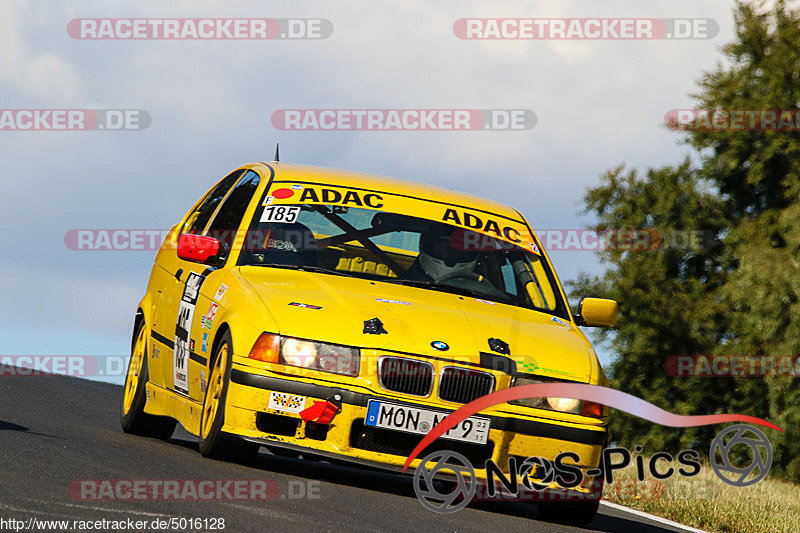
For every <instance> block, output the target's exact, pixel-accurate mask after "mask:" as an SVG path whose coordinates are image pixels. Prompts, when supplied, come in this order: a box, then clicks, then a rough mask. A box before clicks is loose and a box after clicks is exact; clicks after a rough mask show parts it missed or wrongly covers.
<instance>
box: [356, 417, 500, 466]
mask: <svg viewBox="0 0 800 533" xmlns="http://www.w3.org/2000/svg"><path fill="white" fill-rule="evenodd" d="M421 438H422V435H414V434H411V433H402V432H399V431H392V430H391V429H383V428H373V427H370V426H365V425H364V419H363V418H359V419H357V420H355V421H354V422H353V425H352V427H351V430H350V446H352V447H353V448H358V449H359V450H367V451H370V452H377V453H388V454H390V455H400V456H403V457H408V456H409V455H411V452H412V451H414V448H415V447H416V446H417V444H419V441H420V439H421ZM440 450H451V451H454V452H458V453H460V454H461V455H463V456H464V457H466V458H467V459H468V460H469V461H470V462H471V463H472V466H474V467H475V468H479V469H485V468H486V465H485V463H486V460H487V459H490V458H491V457H492V452H493V451H494V442H492V441H487V442H486V444H472V443H469V442H459V441H455V440H450V439H436V440H435V441H433V442H432V443H431V444H429V445H428V446H427V447H426V448H425V453H424V455H427V454H429V453H430V452H433V451H440Z"/></svg>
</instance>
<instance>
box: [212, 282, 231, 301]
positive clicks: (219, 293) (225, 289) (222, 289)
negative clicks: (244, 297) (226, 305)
mask: <svg viewBox="0 0 800 533" xmlns="http://www.w3.org/2000/svg"><path fill="white" fill-rule="evenodd" d="M226 292H228V286H227V285H225V284H224V283H222V284H220V286H219V289H217V293H216V294H215V295H214V299H215V300H216V301H218V302H221V301H222V297H223V296H225V293H226Z"/></svg>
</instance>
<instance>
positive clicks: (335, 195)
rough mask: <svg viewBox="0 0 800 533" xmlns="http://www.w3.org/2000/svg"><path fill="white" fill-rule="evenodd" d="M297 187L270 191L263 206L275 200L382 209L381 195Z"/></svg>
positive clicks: (342, 189) (326, 188)
mask: <svg viewBox="0 0 800 533" xmlns="http://www.w3.org/2000/svg"><path fill="white" fill-rule="evenodd" d="M295 187H298V185H292V186H291V188H287V187H281V188H279V189H275V190H274V191H270V193H269V196H267V197H266V198H265V199H264V203H263V205H270V204H272V203H274V202H275V201H276V200H281V201H285V202H287V203H300V204H335V205H341V206H349V207H371V208H373V209H380V208H382V207H383V203H384V199H383V195H381V194H378V193H375V192H369V191H360V190H354V189H348V188H345V187H338V188H333V187H302V186H300V188H298V189H296V188H295Z"/></svg>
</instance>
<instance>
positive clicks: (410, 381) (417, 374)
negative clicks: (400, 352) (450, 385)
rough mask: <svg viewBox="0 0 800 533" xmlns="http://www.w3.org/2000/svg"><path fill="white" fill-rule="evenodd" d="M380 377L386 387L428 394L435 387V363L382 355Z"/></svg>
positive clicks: (379, 364) (391, 389) (379, 363)
mask: <svg viewBox="0 0 800 533" xmlns="http://www.w3.org/2000/svg"><path fill="white" fill-rule="evenodd" d="M378 379H380V383H381V386H382V387H383V388H384V389H387V390H390V391H395V392H402V393H405V394H413V395H415V396H427V395H428V394H430V393H431V388H432V387H433V365H431V364H430V363H426V362H424V361H415V360H413V359H403V358H400V357H381V358H380V360H379V361H378Z"/></svg>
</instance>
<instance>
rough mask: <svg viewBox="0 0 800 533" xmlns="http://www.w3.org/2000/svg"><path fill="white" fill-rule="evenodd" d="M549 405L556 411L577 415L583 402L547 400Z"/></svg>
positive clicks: (564, 399)
mask: <svg viewBox="0 0 800 533" xmlns="http://www.w3.org/2000/svg"><path fill="white" fill-rule="evenodd" d="M547 405H549V406H550V407H551V408H553V409H555V410H556V411H563V412H565V413H577V412H578V407H580V405H581V401H580V400H576V399H575V398H547Z"/></svg>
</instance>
